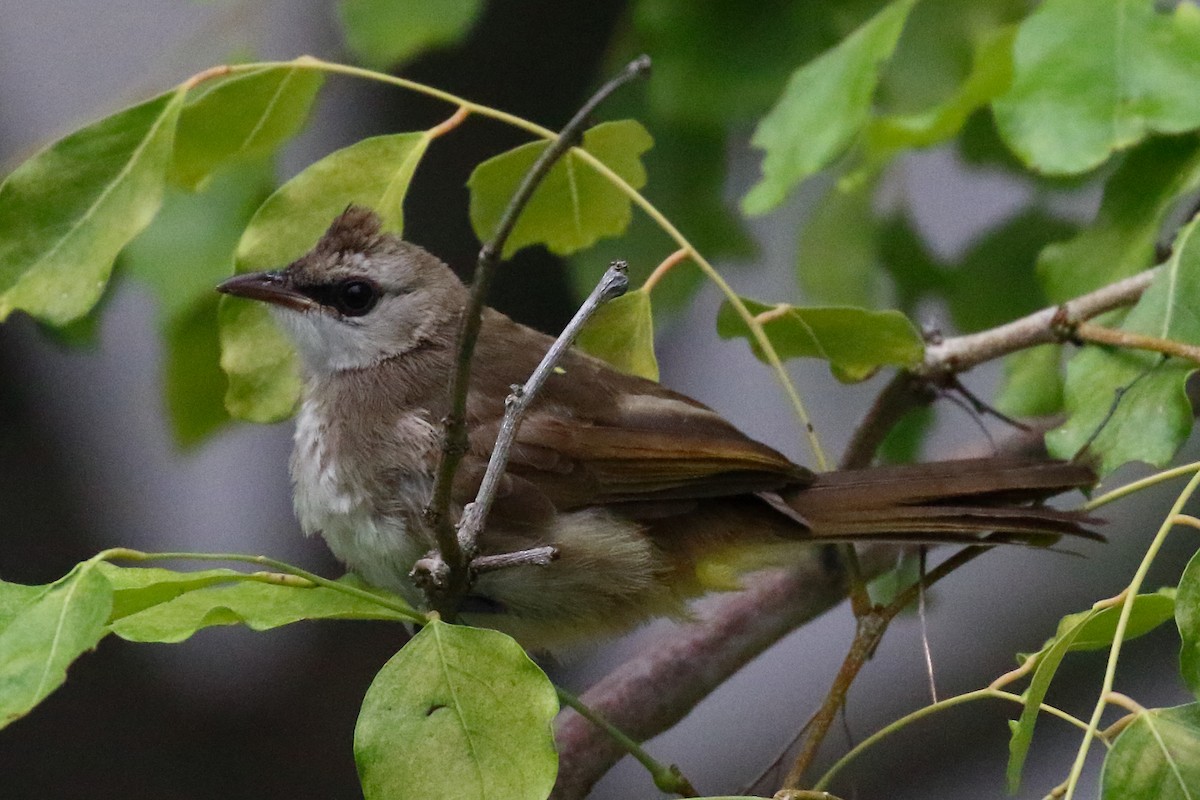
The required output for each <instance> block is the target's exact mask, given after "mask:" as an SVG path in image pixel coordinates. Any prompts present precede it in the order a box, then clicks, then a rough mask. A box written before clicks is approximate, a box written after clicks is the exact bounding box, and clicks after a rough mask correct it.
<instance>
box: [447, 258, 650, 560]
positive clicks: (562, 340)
mask: <svg viewBox="0 0 1200 800" xmlns="http://www.w3.org/2000/svg"><path fill="white" fill-rule="evenodd" d="M628 288H629V276H628V274H627V267H626V264H625V262H624V261H614V262H612V264H610V265H609V267H608V270H607V271H606V272H605V273H604V276H603V277H602V278H601V279H600V283H598V284H597V285H596V288H595V289H593V290H592V293H591V294H590V295H588V298H587V300H584V301H583V305H582V306H580V307H579V310H578V311H576V312H575V316H574V317H572V318H571V321H570V322H569V323H567V327H565V328H564V329H563V332H562V333H560V334H559V336H558V338H557V339H555V340H554V344H552V345H551V346H550V349H549V350H547V351H546V355H545V356H544V357H543V358H542V361H541V363H540V364H538V366H537V369H535V370H534V371H533V374H532V375H530V376H529V380H528V381H526V382H525V385H524V386H518V387H514V389H513V393H512V394H510V395H509V396H508V399H507V400H505V402H504V421H503V422H501V424H500V433H499V434H498V435H497V436H496V445H495V447H493V448H492V457H491V459H490V460H489V461H488V465H487V471H486V472H485V473H484V475H483V481H482V483H480V485H479V493H478V494H477V495H476V497H475V502H473V503H468V504H467V507H466V508H464V509H463V515H462V520H461V521H460V522H459V525H458V546H459V547H460V548H462V551H463V552H464V553H467V554H468V555H469V556H471V557H473V556H474V554H475V542H476V541H477V540H478V538H479V534H480V532H481V531H482V530H483V525H484V522H486V521H487V515H488V511H490V510H491V508H492V501H493V500H494V499H495V497H496V489H497V488H498V487H499V486H500V480H501V479H502V478H503V477H504V470H505V469H506V468H507V467H508V456H509V453H510V451H511V450H512V445H513V442H514V441H516V438H517V431H519V430H520V428H521V422H522V421H523V420H524V419H525V413H526V412H527V411H528V410H529V406H530V405H531V404H532V403H533V401H534V399H535V398H536V397H537V394H538V392H539V391H541V388H542V386H543V385H544V384H545V383H546V380H547V379H548V378H549V377H550V376H551V375H552V374H553V373H554V368H555V367H557V366H558V362H559V361H561V360H562V357H563V356H564V355H566V352H567V350H569V349H570V347H571V344H572V343H573V342H574V341H575V337H576V336H578V335H579V331H581V330H582V329H583V326H584V325H585V324H586V323H587V321H588V320H589V319H591V317H592V315H593V314H595V313H596V309H598V308H600V306H602V305H603V304H604V303H606V302H608V301H609V300H612V299H613V298H616V297H620V296H621V295H623V294H625V292H626V290H627V289H628Z"/></svg>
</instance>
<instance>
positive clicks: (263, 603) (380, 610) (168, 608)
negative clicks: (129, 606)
mask: <svg viewBox="0 0 1200 800" xmlns="http://www.w3.org/2000/svg"><path fill="white" fill-rule="evenodd" d="M154 572H164V573H165V572H167V571H166V570H154ZM220 572H224V571H218V570H209V571H207V572H204V573H193V574H192V575H194V576H196V577H189V576H188V573H179V574H178V575H179V578H178V580H177V581H172V580H171V579H170V577H169V576H168V577H164V578H162V579H161V580H160V581H159V582H158V583H155V584H152V585H151V586H150V588H149V590H150V591H152V592H154V593H156V594H155V596H163V597H166V596H167V595H169V594H170V593H172V592H176V591H178V590H179V589H181V588H183V587H186V589H185V590H184V591H182V592H179V593H178V596H176V597H174V598H172V599H166V600H163V601H160V602H157V603H155V604H153V605H149V606H147V607H146V608H144V609H143V610H141V611H137V612H135V613H129V614H127V615H125V616H121V617H120V618H118V619H116V620H114V622H113V623H112V632H113V633H115V634H116V635H117V636H120V637H121V638H122V639H127V640H129V641H131V642H168V643H174V642H182V641H183V640H185V639H187V638H188V637H190V636H191V635H192V634H193V633H195V632H196V631H198V630H202V629H203V628H209V627H212V626H214V625H245V626H247V627H248V628H251V629H253V630H256V631H265V630H270V629H271V628H278V627H280V626H282V625H289V624H291V623H293V622H299V621H300V620H306V619H382V620H394V621H397V622H407V621H408V620H409V619H410V617H408V616H405V615H403V614H400V613H398V612H396V611H393V610H391V609H389V608H387V607H385V606H383V605H380V604H378V603H374V602H371V601H370V600H367V599H363V598H359V597H355V596H353V595H350V594H346V593H344V592H339V591H337V590H334V589H327V588H325V587H321V586H317V587H299V586H280V585H277V584H271V583H260V582H258V581H254V580H247V579H245V578H244V577H243V578H242V579H241V580H240V581H239V582H237V583H233V584H229V585H219V586H208V587H205V586H203V584H204V583H205V582H206V581H214V582H215V581H216V580H217V579H218V578H219V577H220V576H219V574H218V573H220ZM228 574H232V575H234V576H236V575H239V573H227V575H226V577H224V579H223V580H224V582H225V583H228V581H229V579H230V578H229V577H228ZM189 581H190V582H191V583H189ZM192 584H195V585H192ZM372 591H376V590H372ZM380 594H383V593H382V592H381V593H380ZM387 597H388V599H390V600H391V601H393V602H403V601H402V600H401V599H400V598H399V597H396V596H394V595H387ZM136 599H137V600H138V602H144V601H145V599H146V595H145V594H143V595H138V596H136ZM414 613H415V612H414Z"/></svg>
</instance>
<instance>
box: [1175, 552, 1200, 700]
mask: <svg viewBox="0 0 1200 800" xmlns="http://www.w3.org/2000/svg"><path fill="white" fill-rule="evenodd" d="M1175 624H1176V626H1178V628H1179V638H1180V640H1181V642H1182V645H1181V647H1180V650H1179V673H1180V674H1181V675H1182V676H1183V682H1184V683H1186V684H1187V686H1188V688H1189V689H1191V690H1192V694H1194V695H1196V696H1197V697H1200V553H1197V554H1196V555H1193V556H1192V559H1191V560H1190V561H1189V562H1188V565H1187V567H1186V568H1185V569H1184V570H1183V575H1181V576H1180V578H1179V594H1178V595H1177V596H1176V598H1175Z"/></svg>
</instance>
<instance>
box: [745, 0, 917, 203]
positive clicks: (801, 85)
mask: <svg viewBox="0 0 1200 800" xmlns="http://www.w3.org/2000/svg"><path fill="white" fill-rule="evenodd" d="M914 2H915V0H893V2H892V3H889V4H888V5H887V6H886V7H885V8H884V9H883V10H882V11H880V12H879V13H878V14H876V15H875V16H874V17H872V18H871V20H870V21H868V22H867V23H865V24H864V25H863V26H862V27H860V28H859V29H858V30H856V31H855V32H854V33H852V34H851V35H850V36H848V37H847V38H846V39H845V40H843V41H842V42H841V43H840V44H839V45H837V47H834V48H833V49H832V50H830V51H828V52H827V53H825V54H823V55H821V56H820V57H818V58H817V59H816V60H814V61H812V62H810V63H808V64H805V65H804V66H803V67H800V68H799V69H798V70H796V71H795V72H794V73H792V77H791V78H790V79H789V80H788V83H787V86H786V87H785V88H784V90H783V96H782V97H780V99H779V102H777V103H776V104H775V107H774V108H772V109H771V111H770V113H768V114H767V116H765V117H763V119H762V121H761V122H760V123H759V125H758V128H757V129H756V130H755V131H754V137H753V138H752V139H751V144H753V145H754V146H755V147H757V148H759V149H760V150H763V151H764V152H765V155H764V157H763V164H762V172H763V177H762V179H761V180H760V181H759V182H758V184H757V185H755V186H754V188H752V189H751V190H750V192H749V193H748V194H747V195H746V196H745V198H743V200H742V208H743V209H744V210H745V212H746V213H747V214H763V213H766V212H767V211H770V210H771V209H773V208H775V207H776V206H778V205H779V204H780V203H782V202H783V199H784V198H785V197H786V196H787V195H788V193H789V192H790V191H791V190H792V189H793V188H794V187H795V186H796V185H797V184H798V183H800V181H802V180H804V179H805V178H807V177H808V176H809V175H812V174H813V173H815V172H817V171H818V170H820V169H822V168H824V167H825V166H827V165H828V164H829V163H830V162H831V161H832V160H833V159H834V158H836V157H837V156H838V155H840V154H841V152H842V151H843V150H845V149H846V147H847V146H848V145H849V144H850V142H851V140H852V139H853V138H854V137H855V136H856V135H857V134H858V132H859V131H860V130H861V129H862V127H863V126H864V125H865V124H866V123H867V120H868V119H869V117H870V113H871V99H872V97H873V96H874V94H875V87H876V85H877V83H878V81H879V69H880V65H881V64H882V63H883V62H885V61H887V59H888V58H889V57H890V56H891V54H892V50H893V49H894V48H895V47H896V41H897V40H898V39H899V38H900V32H901V30H903V28H904V22H905V20H906V19H907V18H908V12H909V11H910V10H911V9H912V7H913V3H914Z"/></svg>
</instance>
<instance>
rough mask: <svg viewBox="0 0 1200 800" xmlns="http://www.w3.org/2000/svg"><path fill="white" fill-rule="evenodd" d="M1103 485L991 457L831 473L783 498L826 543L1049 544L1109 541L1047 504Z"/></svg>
mask: <svg viewBox="0 0 1200 800" xmlns="http://www.w3.org/2000/svg"><path fill="white" fill-rule="evenodd" d="M1095 482H1096V475H1095V473H1094V472H1093V471H1092V469H1091V468H1090V467H1088V466H1086V465H1084V464H1078V463H1073V462H1068V461H1052V460H1046V459H1036V460H1035V459H1027V458H1015V457H990V458H979V459H968V460H959V461H942V462H936V463H930V464H909V465H903V466H889V467H871V468H868V469H861V470H846V471H839V472H832V473H826V474H822V475H818V476H817V477H816V480H815V481H814V482H813V483H812V484H811V485H809V486H806V487H804V488H803V489H799V490H795V491H790V492H785V493H784V494H783V495H782V496H781V498H782V500H783V501H784V503H785V504H786V506H787V507H788V508H790V509H791V510H792V511H794V512H795V514H797V515H798V517H799V518H801V519H803V520H804V521H805V522H806V523H807V525H808V527H809V529H810V531H811V535H812V537H813V538H814V539H816V540H819V541H847V540H862V539H871V540H876V541H892V542H915V543H931V544H949V543H960V544H970V543H973V542H977V541H979V540H980V537H981V536H982V535H983V534H985V533H991V534H993V535H992V536H990V537H989V538H988V542H989V543H1006V542H1010V543H1020V544H1031V545H1047V544H1053V543H1054V542H1056V541H1058V539H1059V538H1060V537H1062V536H1078V537H1083V538H1087V539H1098V540H1103V537H1102V536H1101V535H1100V534H1098V533H1096V532H1095V531H1093V530H1092V529H1091V527H1090V526H1092V525H1095V524H1097V523H1098V522H1099V520H1096V519H1094V518H1091V517H1088V516H1087V515H1086V514H1085V513H1083V512H1080V511H1060V510H1057V509H1053V508H1048V507H1045V506H1043V505H1041V504H1040V503H1041V502H1042V501H1043V500H1045V499H1046V498H1048V497H1052V496H1053V495H1056V494H1060V493H1062V492H1066V491H1069V490H1071V489H1076V488H1083V487H1087V486H1091V485H1092V484H1094V483H1095Z"/></svg>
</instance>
